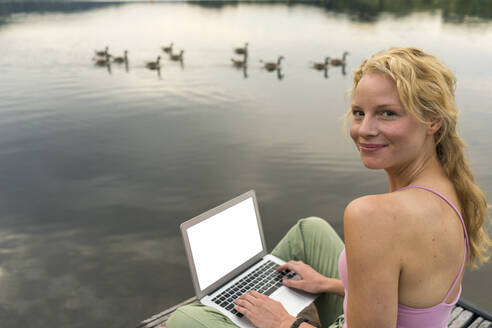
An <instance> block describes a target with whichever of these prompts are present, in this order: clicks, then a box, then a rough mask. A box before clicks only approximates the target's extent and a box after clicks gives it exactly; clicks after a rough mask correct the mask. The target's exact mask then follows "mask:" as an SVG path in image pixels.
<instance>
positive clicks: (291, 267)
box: [277, 261, 304, 271]
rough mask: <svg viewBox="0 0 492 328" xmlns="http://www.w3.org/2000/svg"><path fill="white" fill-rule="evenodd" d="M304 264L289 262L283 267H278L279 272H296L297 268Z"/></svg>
mask: <svg viewBox="0 0 492 328" xmlns="http://www.w3.org/2000/svg"><path fill="white" fill-rule="evenodd" d="M302 264H304V262H302V261H289V262H287V263H285V264H282V265H281V266H279V267H277V271H282V270H285V269H289V270H292V271H296V268H299V266H300V265H302Z"/></svg>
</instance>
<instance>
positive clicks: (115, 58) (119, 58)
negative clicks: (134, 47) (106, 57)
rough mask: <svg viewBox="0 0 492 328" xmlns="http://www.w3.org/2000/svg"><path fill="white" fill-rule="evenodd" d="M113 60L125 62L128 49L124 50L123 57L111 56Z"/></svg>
mask: <svg viewBox="0 0 492 328" xmlns="http://www.w3.org/2000/svg"><path fill="white" fill-rule="evenodd" d="M113 61H114V62H115V63H126V62H128V50H125V54H124V56H123V57H113Z"/></svg>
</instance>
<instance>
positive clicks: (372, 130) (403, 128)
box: [350, 73, 433, 170]
mask: <svg viewBox="0 0 492 328" xmlns="http://www.w3.org/2000/svg"><path fill="white" fill-rule="evenodd" d="M352 116H353V120H352V124H351V126H350V136H351V137H352V139H353V140H354V142H355V144H356V146H357V148H358V149H359V152H360V156H361V159H362V162H363V163H364V165H365V166H366V167H367V168H370V169H387V170H388V169H389V170H391V169H396V170H401V169H405V168H406V167H407V166H412V163H417V162H418V159H419V158H420V157H421V156H424V155H425V152H424V150H425V147H424V146H425V143H426V142H428V140H427V139H428V138H427V137H428V136H429V135H428V126H427V125H425V124H423V123H421V122H419V121H418V120H417V119H415V118H414V117H413V116H411V115H409V114H408V113H407V112H406V110H405V109H404V108H403V106H402V104H401V102H400V97H399V95H398V91H397V89H396V84H395V82H394V81H393V80H392V79H391V78H390V77H388V76H387V75H385V74H382V73H366V74H365V75H364V76H362V78H361V79H360V81H359V83H358V85H357V87H356V89H355V93H354V95H353V100H352ZM432 142H433V141H432Z"/></svg>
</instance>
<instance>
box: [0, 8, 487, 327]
mask: <svg viewBox="0 0 492 328" xmlns="http://www.w3.org/2000/svg"><path fill="white" fill-rule="evenodd" d="M360 3H361V4H359V2H354V4H353V6H350V7H349V6H347V5H344V4H343V2H342V1H340V2H338V1H330V2H326V5H324V6H320V5H315V4H295V3H291V2H289V3H288V4H285V3H261V4H251V3H248V4H245V3H235V4H222V3H218V2H214V3H213V4H211V3H206V4H204V3H190V4H188V3H158V2H154V3H76V2H74V3H72V2H64V3H56V2H51V1H50V2H38V3H30V2H29V3H27V2H25V3H24V2H15V3H0V22H1V23H0V24H2V25H1V26H0V45H2V56H0V77H1V78H0V156H1V160H0V178H1V179H2V180H1V182H2V183H1V185H0V186H1V187H0V217H1V218H2V219H1V220H0V290H1V291H2V292H1V293H0V322H1V325H0V326H2V328H4V327H19V326H22V325H26V326H27V325H28V324H32V322H36V323H37V325H39V326H41V327H50V326H54V327H87V326H91V327H103V326H104V327H122V326H123V327H133V326H135V324H136V323H137V322H138V321H140V320H142V319H144V318H146V317H148V316H149V315H151V314H154V313H156V312H159V311H161V310H162V309H164V308H166V307H169V306H171V305H173V304H175V303H177V302H178V301H180V300H183V299H185V298H187V297H189V296H191V295H192V293H193V289H192V287H191V282H190V279H189V277H188V274H187V273H186V272H187V271H188V268H187V264H186V260H185V254H184V250H183V247H182V242H181V237H180V235H179V230H178V226H179V223H181V222H182V221H184V220H186V219H188V218H190V217H193V216H195V215H196V214H198V213H200V212H202V211H204V210H207V209H209V208H211V207H213V206H215V205H217V204H219V203H221V202H223V201H225V200H227V199H230V198H232V197H234V196H236V195H238V194H240V193H242V192H244V191H245V190H249V189H255V190H256V191H257V194H258V198H259V205H260V210H261V213H262V220H263V222H264V228H265V229H264V230H265V234H266V239H267V244H268V246H269V248H270V249H271V248H272V247H273V245H275V243H276V242H277V241H278V240H279V239H280V238H281V236H282V235H283V234H284V233H285V232H286V231H287V229H288V228H289V227H290V226H291V225H292V224H294V222H295V221H296V220H297V219H298V218H300V217H305V216H309V215H317V216H321V217H324V218H326V219H328V220H330V222H331V223H332V224H333V225H334V227H335V228H336V230H337V231H338V232H339V233H342V232H343V228H342V220H341V218H342V215H343V209H344V206H345V205H346V204H347V203H348V202H349V201H350V200H351V199H353V198H354V197H357V196H360V195H363V194H366V193H377V192H385V191H386V190H387V186H386V180H385V175H384V173H383V172H371V171H367V170H366V169H364V168H363V167H362V165H361V163H360V161H359V158H358V155H357V153H356V152H355V151H354V149H353V146H352V145H351V142H350V140H348V138H347V137H346V136H345V135H344V133H343V131H342V128H341V120H340V118H341V117H342V116H343V114H344V112H345V109H346V108H347V104H346V102H345V91H346V90H348V89H349V88H350V84H351V79H350V78H351V76H350V73H351V71H352V70H353V69H354V68H355V67H356V66H357V65H358V64H359V63H360V62H361V61H362V59H363V58H365V57H367V56H368V55H369V54H371V53H373V52H374V51H376V50H380V49H383V48H387V47H389V46H393V45H415V46H418V47H422V48H424V49H425V50H427V51H429V52H431V53H434V54H436V55H437V56H439V57H441V58H443V59H444V61H445V62H446V63H447V64H448V65H449V66H450V67H451V68H452V69H453V70H454V71H455V73H456V75H457V77H458V89H457V99H458V103H459V105H460V108H461V109H462V112H463V115H462V118H461V130H462V131H463V134H464V138H465V140H466V141H467V142H468V145H469V154H470V158H471V161H472V164H473V167H474V169H475V172H476V173H477V180H478V181H479V183H480V185H481V186H483V188H484V190H485V192H486V194H488V195H492V175H491V174H490V170H489V162H490V158H492V145H491V140H490V138H489V130H490V129H489V128H490V124H492V108H491V107H490V104H491V103H492V94H491V93H490V90H491V88H492V78H491V77H490V74H489V72H490V71H491V70H492V62H491V61H490V60H489V58H492V49H490V47H489V46H488V42H489V41H490V38H491V36H492V24H491V22H490V21H488V20H486V19H485V18H487V17H489V16H490V15H489V13H488V11H487V10H488V9H487V8H485V7H480V6H482V4H483V3H484V2H483V1H482V2H473V1H470V2H466V3H470V4H476V6H478V7H480V8H483V10H476V9H473V8H475V7H473V6H472V5H468V4H466V3H465V2H463V1H461V2H460V1H445V2H442V1H439V2H438V3H435V2H432V4H426V5H420V4H419V5H418V6H417V7H415V8H413V9H416V10H411V8H410V7H408V3H412V2H405V3H403V2H402V3H401V4H400V5H401V6H400V5H396V4H395V5H393V4H394V3H397V2H391V3H390V2H386V1H375V2H372V1H363V2H360ZM419 3H420V2H419ZM376 4H378V5H376ZM364 6H366V7H364ZM420 6H424V7H420ZM460 6H464V7H463V8H462V7H460ZM478 7H477V8H478ZM446 8H448V9H446ZM450 8H454V9H452V10H451V9H450ZM460 8H461V9H462V10H463V11H461V14H460V13H458V11H459V10H461V9H460ZM434 9H439V10H436V11H434ZM362 12H364V15H368V16H369V17H372V18H371V19H365V18H364V19H360V18H359V17H360V15H359V14H357V13H362ZM446 15H447V16H446ZM460 15H461V17H463V19H462V21H463V22H470V21H473V19H472V17H481V18H484V20H482V21H480V23H479V24H478V23H474V24H461V23H459V21H460V20H459V19H450V18H449V17H460ZM487 15H488V16H487ZM450 20H451V21H452V23H449V21H450ZM245 42H248V54H247V58H245V57H244V56H243V55H241V54H237V53H236V52H235V51H234V49H235V48H237V47H242V46H243V45H244V43H245ZM171 43H173V50H172V51H169V52H166V51H164V49H163V48H166V47H169V46H170V44H171ZM106 46H108V53H110V54H111V55H112V56H113V57H112V59H111V60H110V61H109V65H108V64H104V65H101V66H98V65H96V64H95V61H94V60H93V57H94V56H95V53H94V51H95V50H104V48H105V47H106ZM181 49H183V50H184V51H185V52H184V56H183V58H182V60H181V61H180V60H177V61H173V60H171V58H170V56H169V53H173V54H179V53H180V50H181ZM125 50H127V51H128V53H127V60H126V61H125V60H123V62H115V61H114V59H115V58H117V57H122V56H124V51H125ZM345 51H348V52H349V53H350V55H348V56H347V57H346V62H345V64H342V65H341V66H334V65H331V64H330V65H327V66H326V67H323V69H321V70H319V71H318V70H315V69H313V68H312V64H313V62H321V61H323V60H324V58H326V57H330V58H332V59H334V58H339V59H342V58H343V57H342V55H343V53H344V52H345ZM280 54H281V55H283V56H284V57H285V59H284V60H282V61H281V65H280V67H274V69H273V70H272V71H267V70H266V69H265V68H264V65H263V63H261V62H260V60H265V61H268V62H270V61H271V62H273V63H277V61H278V56H279V55H280ZM158 56H160V57H161V59H160V61H159V65H158V67H157V66H156V67H155V69H150V68H149V67H147V66H146V63H147V62H151V61H153V62H155V61H156V59H157V57H158ZM103 57H104V56H103ZM231 59H234V60H237V61H241V60H242V61H245V64H244V65H239V64H238V65H236V64H234V62H233V61H231ZM464 59H466V60H464ZM108 73H109V74H108ZM489 198H490V197H489ZM491 270H492V267H491V264H488V265H487V266H485V267H484V268H483V269H482V270H480V271H478V272H474V273H473V274H469V275H467V276H465V280H464V297H465V298H466V299H468V300H470V301H472V302H474V303H476V304H479V305H480V306H482V307H483V308H485V309H487V310H489V311H492V303H490V297H489V295H490V282H489V281H488V279H489V278H488V277H489V276H490V273H491V272H492V271H491ZM183 277H184V278H183Z"/></svg>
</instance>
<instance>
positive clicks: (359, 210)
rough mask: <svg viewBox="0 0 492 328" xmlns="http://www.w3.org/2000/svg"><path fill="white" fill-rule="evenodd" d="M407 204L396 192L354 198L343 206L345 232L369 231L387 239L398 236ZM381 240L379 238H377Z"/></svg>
mask: <svg viewBox="0 0 492 328" xmlns="http://www.w3.org/2000/svg"><path fill="white" fill-rule="evenodd" d="M406 207H407V206H406V205H405V201H404V199H403V198H402V197H401V195H398V193H387V194H380V195H368V196H364V197H360V198H357V199H354V200H353V201H352V202H350V203H349V204H348V205H347V207H346V208H345V214H344V227H345V234H347V233H349V234H350V233H351V232H355V233H357V232H359V233H370V234H371V235H372V236H373V237H377V238H384V239H386V240H388V241H391V240H394V239H395V238H398V233H399V232H400V231H401V229H400V228H399V227H401V223H402V220H404V219H405V217H406V216H407V215H406V213H407V208H406ZM379 240H380V241H381V239H379Z"/></svg>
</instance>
